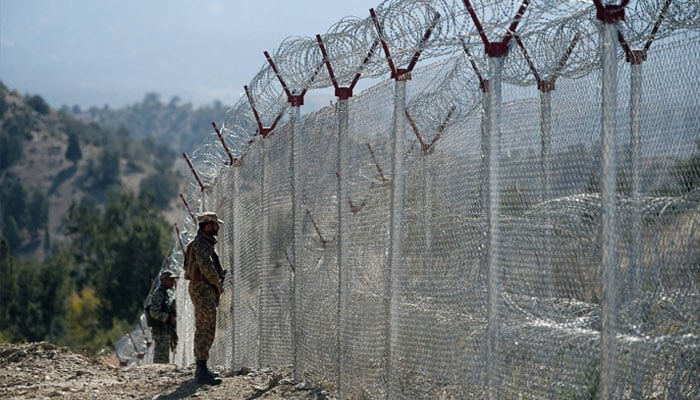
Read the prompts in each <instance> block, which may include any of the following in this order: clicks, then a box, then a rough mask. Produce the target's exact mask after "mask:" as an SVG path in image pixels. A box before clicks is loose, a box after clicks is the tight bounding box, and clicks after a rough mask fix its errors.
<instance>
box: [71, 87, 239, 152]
mask: <svg viewBox="0 0 700 400" xmlns="http://www.w3.org/2000/svg"><path fill="white" fill-rule="evenodd" d="M227 110H228V107H227V106H225V105H223V104H222V103H221V102H219V101H214V102H213V103H212V104H211V105H207V106H204V107H199V108H193V107H192V104H191V103H183V102H182V101H181V99H180V98H179V97H177V96H176V97H173V98H171V99H170V100H169V101H168V102H167V103H166V102H162V101H161V100H160V95H158V94H156V93H149V94H147V95H146V96H145V97H144V99H143V101H141V102H140V103H135V104H132V105H130V106H127V107H124V108H119V109H111V108H109V107H108V106H104V107H102V108H97V107H92V108H90V109H88V110H80V109H79V108H77V107H73V108H68V107H64V108H63V109H62V111H64V112H65V113H68V114H71V115H73V116H75V117H76V118H77V119H79V120H81V121H84V122H86V123H92V122H94V123H97V124H99V125H100V126H102V127H105V128H108V129H113V130H118V129H126V130H127V131H129V132H130V133H131V136H132V137H134V138H137V139H144V138H152V139H153V140H154V141H155V142H156V143H162V144H167V145H168V146H170V147H171V148H172V149H173V150H175V151H176V152H178V153H182V152H183V151H192V150H193V149H195V148H197V147H198V146H199V144H200V143H201V142H202V141H203V140H204V139H205V138H206V136H207V135H208V134H211V133H212V127H211V123H212V122H216V123H217V124H219V123H220V121H221V120H222V118H224V116H225V115H226V111H227Z"/></svg>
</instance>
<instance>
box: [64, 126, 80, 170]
mask: <svg viewBox="0 0 700 400" xmlns="http://www.w3.org/2000/svg"><path fill="white" fill-rule="evenodd" d="M81 158H83V152H82V151H81V150H80V142H79V141H78V136H77V135H76V134H75V133H73V132H71V133H69V134H68V148H67V149H66V159H67V160H68V161H71V162H72V163H73V164H77V163H78V161H80V159H81Z"/></svg>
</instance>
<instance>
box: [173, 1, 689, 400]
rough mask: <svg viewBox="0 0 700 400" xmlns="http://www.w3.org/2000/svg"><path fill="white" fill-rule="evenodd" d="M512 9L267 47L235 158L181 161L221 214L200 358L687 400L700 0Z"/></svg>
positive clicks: (399, 16)
mask: <svg viewBox="0 0 700 400" xmlns="http://www.w3.org/2000/svg"><path fill="white" fill-rule="evenodd" d="M513 4H514V3H513V2H503V1H487V0H482V1H471V2H470V1H467V0H465V1H449V0H442V1H386V2H384V3H382V4H381V5H379V6H378V7H377V8H376V9H373V10H372V12H371V15H370V17H368V18H366V19H360V18H347V19H344V20H342V21H340V22H338V23H337V24H336V25H334V26H333V27H332V28H331V29H330V30H329V32H328V33H327V34H325V35H319V36H318V37H317V38H315V39H311V38H306V39H305V38H296V39H290V40H288V41H285V42H284V43H283V44H282V45H281V46H280V49H279V50H278V51H277V52H275V54H273V55H271V56H269V64H270V66H269V68H268V67H266V68H263V69H262V70H261V72H260V73H259V74H258V75H257V76H256V77H255V78H254V80H253V82H251V84H250V85H248V86H246V93H247V97H246V98H245V99H243V100H242V101H241V102H240V103H239V104H237V105H236V106H234V107H233V108H232V109H231V111H230V112H229V113H228V115H227V116H226V118H225V121H224V123H223V127H222V130H221V132H222V135H223V136H222V137H223V140H225V143H226V144H228V146H227V148H228V150H230V151H231V154H230V155H229V154H226V151H225V148H224V147H222V146H221V143H220V142H219V138H217V137H216V136H214V135H212V136H211V138H210V139H208V140H207V141H206V142H205V143H204V144H203V145H202V146H201V147H200V148H198V149H197V150H196V151H195V152H194V153H193V156H192V160H193V164H194V171H196V173H198V174H199V176H198V179H199V178H201V180H202V181H203V182H204V183H203V184H202V185H201V186H200V185H199V184H195V182H194V181H193V184H192V185H191V187H190V190H189V192H188V193H187V194H186V196H185V197H186V198H187V200H188V202H189V204H190V206H191V207H192V209H196V210H202V211H203V210H214V211H216V212H217V213H218V214H219V216H220V218H221V219H223V220H224V221H225V224H224V225H223V227H222V230H221V231H220V233H219V244H218V245H217V246H218V251H219V253H220V255H221V260H222V262H223V263H224V268H226V269H228V270H229V273H228V274H227V275H226V281H225V288H226V290H225V293H224V295H223V296H222V298H221V302H220V305H219V309H218V311H219V313H218V320H217V334H216V337H217V338H216V342H215V344H214V347H213V348H212V351H211V359H210V363H212V364H214V365H220V366H224V367H228V368H233V369H238V368H241V367H243V366H246V367H253V368H255V367H264V366H267V365H286V364H292V365H293V366H294V371H295V378H297V379H304V380H307V381H309V382H312V383H314V384H318V385H320V384H326V385H330V386H332V387H334V388H335V389H337V391H338V393H339V396H340V398H348V399H361V398H405V399H416V398H426V399H427V398H430V399H433V398H493V399H502V398H508V399H510V398H542V399H551V398H561V399H581V398H604V399H617V398H629V399H637V398H668V399H671V398H672V399H682V398H688V399H690V398H698V397H700V382H699V378H698V377H699V376H700V348H699V347H700V313H698V310H700V288H699V286H698V285H699V283H700V132H699V131H698V129H699V128H698V127H699V126H700V96H699V95H698V93H697V88H698V87H700V67H699V66H698V61H700V34H699V29H698V28H700V19H699V18H698V16H699V15H700V9H699V8H698V6H699V4H698V2H694V1H675V0H674V1H671V0H668V1H663V0H658V1H654V0H645V1H622V2H621V3H610V2H599V1H595V2H594V3H593V4H591V3H590V2H559V1H536V2H529V1H527V0H525V1H523V2H521V3H520V2H517V3H516V4H515V5H513ZM360 77H369V78H373V79H375V81H376V84H374V85H372V86H371V87H368V88H366V89H364V90H362V91H361V92H359V93H353V91H352V89H354V88H355V84H356V83H357V81H358V79H359V78H360ZM379 77H387V78H388V77H391V79H387V80H384V81H382V79H380V78H379ZM331 86H332V87H335V93H336V95H337V99H336V101H334V103H333V104H332V105H331V106H328V107H323V108H321V109H319V110H318V111H314V112H308V113H305V114H303V115H302V113H301V109H302V108H303V107H302V104H303V96H304V94H305V93H306V91H307V90H314V89H320V88H324V87H331ZM300 100H301V101H300ZM232 159H233V161H234V162H233V163H231V162H230V161H231V160H232ZM181 227H182V228H183V231H182V238H183V239H185V240H188V239H191V238H192V236H193V234H194V232H195V231H196V227H195V226H194V223H193V221H192V220H191V218H190V216H189V215H187V216H186V217H185V218H184V219H183V223H182V224H181ZM174 249H175V250H174V255H173V257H174V259H176V260H181V253H180V252H179V248H178V247H177V246H175V247H174ZM177 304H178V307H179V310H178V318H179V320H178V334H179V337H180V341H179V345H178V349H177V352H176V357H175V361H176V362H177V363H179V364H190V363H192V362H193V359H192V357H193V354H191V353H192V335H193V321H194V319H193V316H192V310H191V303H189V298H188V296H187V282H186V281H184V280H181V282H180V284H179V286H178V291H177Z"/></svg>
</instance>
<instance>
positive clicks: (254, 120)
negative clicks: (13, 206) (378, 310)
mask: <svg viewBox="0 0 700 400" xmlns="http://www.w3.org/2000/svg"><path fill="white" fill-rule="evenodd" d="M605 3H609V4H610V5H614V4H618V3H617V2H605ZM467 5H469V6H470V7H471V10H472V11H473V14H474V16H475V17H476V19H477V21H478V22H479V25H480V28H481V30H479V29H477V24H476V23H475V21H474V19H473V18H472V16H471V15H470V13H469V12H468V11H469V9H468V8H467ZM373 10H374V13H375V15H376V22H377V25H378V26H377V25H375V19H374V18H373V17H372V16H371V15H369V16H367V17H365V18H362V17H346V18H343V19H341V20H339V21H338V22H336V23H335V24H333V25H331V26H330V28H329V29H328V31H327V32H326V33H325V34H320V35H319V38H320V41H321V42H322V43H323V45H324V46H325V49H326V51H327V58H324V57H323V55H322V52H321V50H320V47H319V40H318V38H315V37H314V38H312V37H290V38H287V39H286V40H284V41H283V42H282V43H281V44H280V46H279V47H278V48H277V50H276V51H274V52H273V54H272V55H271V56H270V58H271V59H272V61H273V63H274V64H275V65H276V67H277V68H276V69H277V73H279V76H278V75H277V73H276V72H275V71H274V70H273V68H272V67H271V65H270V63H269V62H264V63H263V65H262V67H261V69H260V70H259V72H258V73H257V74H256V75H255V76H254V77H253V79H252V80H251V82H250V84H248V85H247V91H248V93H247V95H246V96H241V98H240V99H239V101H238V102H237V103H236V104H235V105H234V106H233V107H232V108H231V109H229V111H228V112H227V114H226V116H225V119H224V121H223V123H222V130H221V131H222V133H223V135H224V137H225V140H226V142H227V144H228V145H229V147H230V148H231V149H232V152H233V154H234V155H235V156H236V157H240V156H242V155H243V154H245V152H246V150H247V148H248V146H249V144H250V143H251V138H252V137H253V136H255V135H256V134H258V133H260V132H259V130H260V127H261V126H262V127H264V128H269V127H270V126H271V125H272V124H273V123H274V121H276V120H278V119H279V117H280V116H281V115H282V114H283V113H284V112H285V111H286V110H287V109H288V107H289V102H288V100H289V99H288V96H287V93H286V92H285V88H284V87H283V86H282V84H281V83H280V78H281V79H282V80H283V81H284V83H285V84H286V85H287V89H288V90H289V91H291V93H293V94H300V93H301V92H302V91H304V90H312V89H322V88H328V87H331V86H333V82H332V80H331V78H330V76H329V74H328V72H327V71H326V70H325V66H324V64H325V61H329V63H330V65H331V66H332V68H333V72H334V75H335V79H336V83H337V84H338V85H339V86H340V87H347V86H348V85H350V84H351V82H353V80H355V79H356V77H357V76H358V74H360V75H361V76H362V77H363V78H377V77H381V76H389V73H390V72H391V71H390V68H389V65H388V63H387V57H386V54H385V53H384V51H382V50H383V49H382V48H381V47H382V44H381V41H382V40H384V42H385V44H386V46H387V48H388V51H389V55H390V57H391V60H392V61H393V63H394V65H396V66H397V68H401V67H403V66H406V65H408V64H409V63H410V62H411V60H412V58H413V57H415V56H416V55H417V54H418V53H420V59H421V61H422V62H426V60H430V59H433V60H439V59H441V58H447V59H452V58H453V57H457V56H458V55H460V56H461V57H464V55H465V51H466V52H468V53H469V54H468V58H470V60H469V61H471V62H473V63H474V66H476V68H478V71H476V72H478V73H480V74H482V75H484V78H485V79H488V58H487V55H486V51H485V45H484V39H486V40H488V41H490V42H498V41H500V40H502V39H503V38H504V37H506V35H512V36H513V37H516V38H517V39H518V40H519V41H520V42H521V43H522V49H524V51H523V50H521V49H517V48H514V47H519V46H518V45H516V44H515V42H514V41H511V42H510V43H509V47H510V51H509V52H508V53H507V55H506V58H505V62H504V69H503V77H502V78H503V80H504V81H505V82H507V83H509V84H513V85H519V86H530V85H535V84H537V83H538V78H539V80H547V79H552V78H554V79H555V78H556V77H567V78H571V79H578V78H581V77H583V76H585V75H587V74H588V73H590V72H591V71H593V70H595V69H597V68H599V57H597V54H598V52H599V47H600V44H599V26H600V23H599V21H598V20H597V17H596V7H595V5H593V4H592V3H591V2H590V1H569V2H562V1H559V0H541V1H527V0H523V1H522V2H520V1H512V2H505V1H500V0H472V1H465V0H434V1H426V0H386V1H383V2H381V3H380V4H379V5H378V6H377V7H375V8H374V9H373ZM516 16H520V19H519V21H518V24H517V27H516V29H515V30H514V31H512V29H513V26H514V24H513V22H514V20H515V19H516ZM698 28H700V2H698V1H695V0H672V1H671V0H638V1H630V2H629V3H627V4H626V5H625V18H624V19H623V20H622V21H620V32H621V38H622V39H623V40H624V41H625V43H626V44H627V46H629V47H630V48H639V47H642V46H645V45H646V46H647V47H648V46H650V45H651V44H652V43H653V42H654V41H656V40H660V39H663V38H666V37H669V36H672V35H674V34H676V32H678V31H683V30H694V29H695V30H696V29H698ZM427 32H430V35H426V33H427ZM425 36H428V38H427V40H426V39H425ZM526 54H527V55H526ZM619 57H620V58H621V59H622V58H623V57H625V51H624V49H623V48H621V49H620V51H619ZM265 61H267V60H265ZM469 61H465V63H466V64H467V65H468V63H469ZM452 67H454V68H455V69H454V72H453V73H449V74H447V75H446V76H445V77H444V80H443V81H442V82H435V85H436V86H435V87H433V88H431V89H430V90H431V92H433V93H434V94H439V95H438V96H437V97H435V99H436V101H435V102H434V103H431V105H433V106H435V107H438V106H439V107H443V106H444V107H447V110H449V109H450V108H451V107H452V106H456V107H457V108H458V110H459V112H460V113H464V112H467V111H471V110H473V108H474V107H473V105H474V104H476V102H477V99H478V98H480V94H479V92H478V91H477V90H476V89H475V88H476V87H477V86H476V85H475V83H474V82H475V81H476V80H477V79H476V76H475V71H474V70H473V69H472V68H463V67H461V66H460V67H457V66H456V65H452V64H450V68H452ZM533 70H534V71H535V72H536V73H537V75H534V74H533ZM465 89H467V90H465ZM248 96H249V97H248ZM450 96H452V100H447V98H448V97H450ZM443 97H445V99H443ZM455 99H459V100H458V104H447V103H450V101H455ZM437 100H440V101H437ZM443 100H444V101H443ZM435 107H422V110H421V109H418V108H416V111H414V114H415V115H414V118H415V119H416V120H417V121H422V120H424V119H427V120H435V119H436V118H437V117H435V116H431V115H432V114H435V112H436V110H434V108H435ZM414 108H415V107H414ZM442 112H443V114H444V112H446V111H445V110H442ZM421 113H426V114H427V115H426V116H422V115H421ZM256 114H257V116H256ZM437 119H439V118H437ZM433 122H434V121H433ZM421 123H422V122H421ZM203 146H204V148H202V149H199V152H198V153H201V155H199V154H198V155H196V156H195V157H194V158H196V159H197V163H199V166H198V168H201V169H202V174H203V176H205V178H206V179H209V180H211V179H213V178H214V177H215V176H216V174H218V172H219V168H220V166H221V165H222V163H223V162H225V160H227V156H226V154H223V152H222V151H221V149H220V148H219V147H220V146H219V145H218V144H216V138H215V137H210V138H208V139H207V141H206V142H205V143H204V144H203Z"/></svg>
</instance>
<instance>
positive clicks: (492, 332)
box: [486, 57, 504, 399]
mask: <svg viewBox="0 0 700 400" xmlns="http://www.w3.org/2000/svg"><path fill="white" fill-rule="evenodd" d="M503 61H504V57H489V76H490V77H491V80H490V84H491V87H490V90H489V96H488V98H489V132H488V134H489V137H488V152H487V156H486V161H487V164H488V182H489V191H488V197H489V202H488V204H489V212H488V221H489V228H488V255H487V258H488V266H489V268H488V326H487V328H486V332H487V333H486V338H487V339H486V340H487V349H488V381H489V398H491V399H499V398H500V395H499V393H500V378H499V377H500V373H501V371H500V365H499V360H500V357H499V355H498V350H499V347H498V346H499V343H500V334H501V326H500V325H501V324H500V320H499V317H500V311H501V307H500V302H501V273H502V268H501V265H502V264H501V260H500V251H499V250H500V245H501V244H500V233H501V227H500V224H501V219H500V215H501V190H500V184H501V182H500V172H501V164H500V163H501V102H502V101H501V78H502V73H503Z"/></svg>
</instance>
